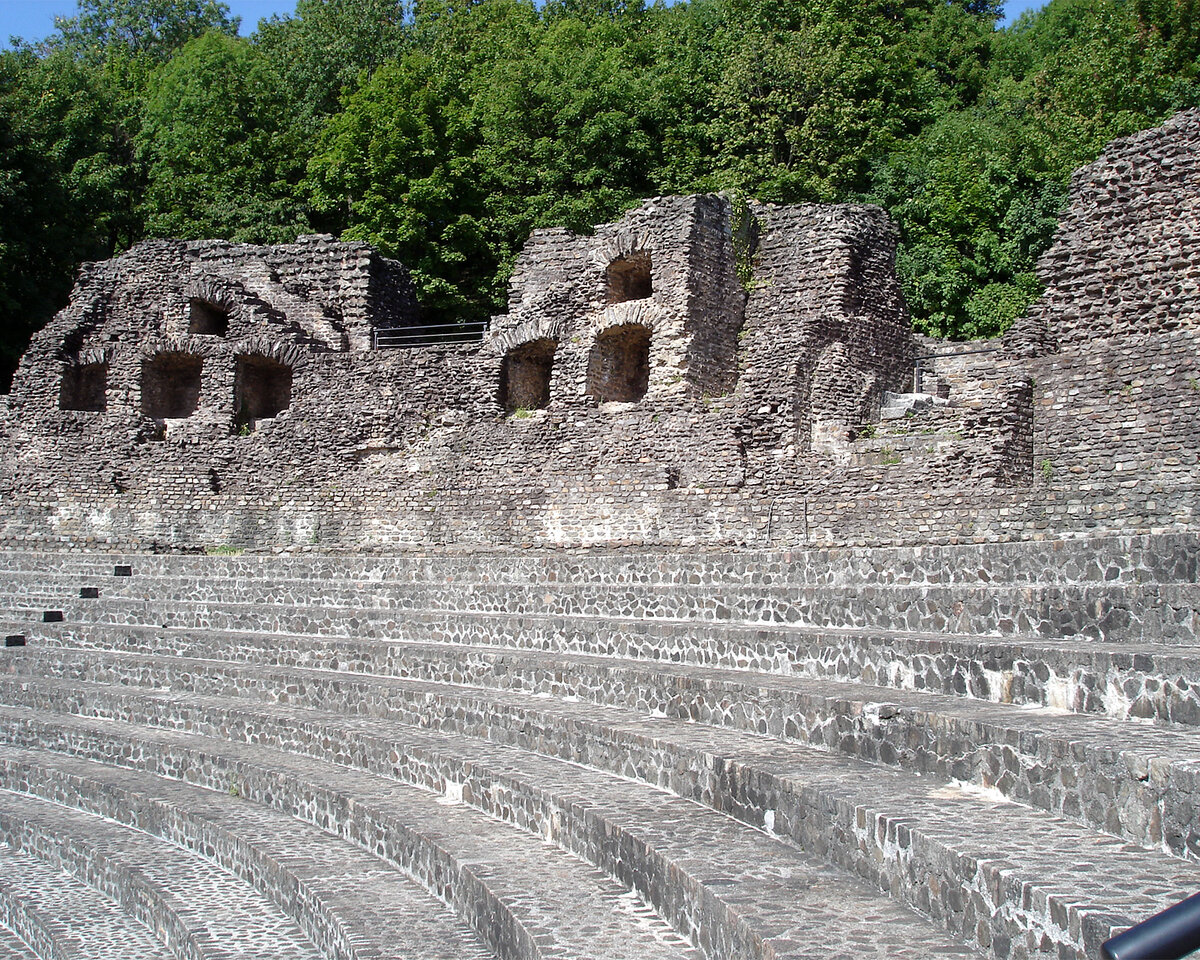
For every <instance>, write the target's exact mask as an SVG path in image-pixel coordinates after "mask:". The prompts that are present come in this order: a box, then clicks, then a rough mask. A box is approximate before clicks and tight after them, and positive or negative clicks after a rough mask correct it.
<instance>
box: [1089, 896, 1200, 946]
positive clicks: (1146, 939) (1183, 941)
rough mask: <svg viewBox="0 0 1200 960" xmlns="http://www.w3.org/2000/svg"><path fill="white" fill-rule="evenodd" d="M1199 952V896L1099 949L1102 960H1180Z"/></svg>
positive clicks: (1118, 935) (1188, 899)
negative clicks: (1196, 951)
mask: <svg viewBox="0 0 1200 960" xmlns="http://www.w3.org/2000/svg"><path fill="white" fill-rule="evenodd" d="M1195 950H1200V893H1197V894H1195V895H1194V896H1191V897H1188V898H1187V899H1186V900H1184V901H1182V902H1180V903H1177V904H1175V906H1173V907H1168V908H1167V909H1166V910H1164V911H1163V912H1162V913H1156V914H1155V915H1154V916H1152V917H1151V918H1150V919H1149V920H1143V921H1142V922H1141V923H1139V924H1138V925H1137V926H1135V927H1130V928H1129V929H1128V930H1126V931H1125V932H1124V933H1119V934H1117V935H1116V936H1115V937H1113V938H1112V939H1111V940H1109V941H1107V942H1106V943H1105V944H1104V945H1103V946H1102V947H1101V948H1100V956H1101V957H1102V958H1103V960H1180V958H1181V957H1186V956H1187V955H1188V954H1189V953H1192V952H1193V951H1195Z"/></svg>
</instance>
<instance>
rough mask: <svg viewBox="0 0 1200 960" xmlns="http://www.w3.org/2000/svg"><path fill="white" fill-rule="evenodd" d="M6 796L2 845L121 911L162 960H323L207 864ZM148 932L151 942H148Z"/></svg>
mask: <svg viewBox="0 0 1200 960" xmlns="http://www.w3.org/2000/svg"><path fill="white" fill-rule="evenodd" d="M7 786H13V787H16V788H17V791H19V792H14V791H12V790H8V791H6V792H4V793H3V794H2V795H0V799H2V803H0V839H3V841H4V842H5V843H6V844H7V845H8V846H9V847H12V848H15V849H19V850H26V851H31V852H33V853H34V855H35V856H36V857H37V858H38V859H41V860H43V861H46V862H47V863H48V864H50V865H52V866H53V867H56V868H58V869H60V870H64V871H66V872H67V873H69V874H72V875H73V876H75V877H76V878H78V879H80V880H82V881H84V882H86V883H87V884H88V885H89V886H90V887H93V888H95V889H97V890H99V891H100V892H101V893H103V894H105V895H106V896H107V897H108V898H109V899H111V900H113V901H116V902H117V903H119V904H120V907H121V909H122V910H123V911H124V912H125V913H126V914H127V915H129V916H131V917H133V918H134V919H136V920H137V921H139V922H140V923H141V924H142V925H143V933H142V937H141V941H145V940H149V941H153V940H155V939H157V940H159V941H161V942H162V943H163V944H164V945H165V946H166V947H167V951H166V954H167V955H174V956H192V957H196V958H212V960H219V958H223V957H228V956H230V955H231V953H232V955H235V956H238V955H240V956H260V957H278V958H280V960H284V958H296V960H310V958H311V960H316V958H319V957H320V956H321V954H320V953H319V952H318V950H317V949H316V947H315V946H314V944H313V943H312V942H311V941H309V940H308V939H307V938H306V937H305V936H304V934H303V933H302V932H301V931H300V929H299V928H298V927H297V926H296V924H295V923H294V922H293V921H292V920H291V919H290V918H289V917H287V916H285V915H284V914H283V912H282V911H280V910H279V909H278V908H276V907H275V906H274V904H272V903H271V902H270V901H269V900H268V899H266V898H265V897H263V896H262V895H260V894H258V893H257V892H256V891H254V890H253V889H251V888H250V887H249V886H248V885H247V884H245V883H243V882H241V881H240V880H238V879H237V878H236V877H234V876H233V875H231V874H227V873H225V872H224V871H221V870H219V869H216V868H215V867H214V865H213V864H212V863H211V862H210V861H207V860H205V859H204V858H202V857H199V856H196V855H194V854H191V853H189V852H186V851H184V850H183V849H181V848H179V847H177V846H175V845H174V844H171V843H169V842H164V841H163V840H159V839H155V838H152V837H150V836H149V835H147V834H145V833H143V832H141V831H138V830H135V829H129V828H127V827H125V826H123V825H120V824H117V823H115V822H113V821H111V820H109V819H107V818H104V817H101V816H96V815H92V814H89V813H86V812H83V811H81V810H79V809H77V808H74V807H72V806H70V805H69V804H60V803H56V802H52V801H48V800H45V799H41V798H38V797H36V796H32V795H31V794H30V793H29V792H28V790H27V787H28V785H27V784H24V783H21V782H20V781H19V780H17V781H16V782H10V783H9V784H7ZM55 799H57V798H55ZM88 903H89V906H90V905H93V902H92V901H88ZM150 931H154V936H151V937H148V936H146V934H147V933H149V932H150ZM141 941H139V940H138V939H137V938H135V937H134V936H133V935H132V934H131V933H129V932H128V931H126V936H125V946H126V947H127V948H132V949H133V950H136V949H138V948H139V946H140V944H141ZM234 943H236V944H237V947H236V949H235V950H233V951H231V949H230V947H231V944H234ZM162 953H163V952H162V951H161V950H160V951H158V952H157V954H156V953H154V952H152V953H151V955H152V956H153V955H162ZM108 955H109V956H112V957H117V956H121V955H122V954H121V953H118V952H113V953H110V954H108ZM124 955H126V956H128V955H129V954H124Z"/></svg>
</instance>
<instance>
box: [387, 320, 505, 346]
mask: <svg viewBox="0 0 1200 960" xmlns="http://www.w3.org/2000/svg"><path fill="white" fill-rule="evenodd" d="M487 328H488V323H487V321H486V320H476V321H473V322H471V323H426V324H421V325H418V326H413V327H388V328H385V329H382V330H379V329H376V330H373V331H372V332H371V345H372V346H373V347H374V348H375V349H376V350H380V349H384V348H388V347H434V346H438V345H439V344H448V343H451V344H452V343H471V342H474V341H477V340H482V339H483V335H484V333H486V332H487Z"/></svg>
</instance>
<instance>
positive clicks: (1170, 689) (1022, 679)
mask: <svg viewBox="0 0 1200 960" xmlns="http://www.w3.org/2000/svg"><path fill="white" fill-rule="evenodd" d="M161 619H166V620H170V618H169V617H165V618H161ZM253 624H254V621H253V617H252V616H251V615H250V614H249V612H247V615H246V619H245V621H244V623H243V624H242V626H243V627H244V629H239V630H221V629H216V628H182V627H171V626H167V627H162V626H161V625H147V624H142V625H131V624H121V623H94V622H66V621H64V622H63V623H41V622H34V621H24V622H22V621H15V620H8V621H0V629H3V630H4V631H5V632H6V633H10V632H12V633H19V634H21V635H22V636H24V637H25V638H26V639H27V641H28V642H29V643H31V644H34V645H45V646H52V645H63V644H65V645H68V646H79V647H96V648H100V649H107V648H114V649H130V650H141V651H145V652H148V653H154V654H177V655H181V656H191V657H200V658H214V659H229V660H251V661H256V662H272V663H279V664H281V665H298V666H308V665H313V666H330V665H332V666H335V668H340V669H347V670H371V671H377V672H380V673H391V674H401V675H403V674H405V673H407V672H408V671H409V670H410V669H411V668H410V666H409V664H408V660H409V658H410V656H409V655H410V654H411V653H412V652H413V651H420V650H423V649H426V648H427V649H430V650H437V649H444V648H445V647H446V646H454V647H458V648H463V649H469V650H470V651H471V654H470V657H469V658H467V659H464V663H463V671H464V672H463V676H464V677H467V678H468V679H469V677H470V676H471V675H472V674H471V673H470V672H468V671H469V670H470V669H473V670H474V672H475V673H476V674H478V673H480V672H488V673H490V672H492V671H494V669H495V663H496V662H503V660H504V658H506V657H508V656H510V655H512V654H513V653H514V652H517V651H520V652H522V653H524V652H529V651H541V652H546V653H552V654H561V655H583V656H599V657H604V658H621V659H627V660H639V661H645V662H651V663H667V664H693V665H697V666H706V667H718V668H725V669H734V670H740V671H744V672H751V673H752V672H758V673H766V674H775V675H782V676H792V677H795V676H807V677H814V678H817V677H819V678H826V679H836V680H847V681H852V682H866V683H869V684H873V685H880V686H886V687H891V688H895V689H896V690H898V691H904V690H910V691H928V692H936V693H944V694H947V695H951V696H963V697H968V698H971V699H978V700H988V701H992V702H996V703H1011V704H1017V705H1028V706H1033V707H1049V708H1053V709H1059V710H1069V711H1072V712H1079V713H1095V714H1103V715H1107V716H1110V717H1113V718H1115V719H1136V720H1150V721H1156V722H1160V723H1167V724H1183V725H1188V726H1197V725H1200V683H1198V682H1197V681H1196V678H1197V677H1198V676H1200V647H1175V646H1170V645H1167V646H1163V645H1155V644H1147V643H1138V644H1099V643H1089V642H1083V643H1078V642H1070V641H1057V642H1052V641H1024V640H1021V641H1008V640H997V639H992V638H988V639H970V638H958V639H955V638H951V639H946V638H943V637H939V636H936V635H930V634H925V633H901V632H891V633H889V632H880V631H859V630H832V629H823V628H797V627H740V626H736V625H697V624H690V623H682V622H681V623H647V622H645V621H637V620H619V619H615V618H596V619H584V618H575V619H570V620H568V619H562V618H560V619H543V618H528V617H507V616H480V615H455V616H451V615H437V614H424V615H418V614H412V615H408V616H405V617H398V616H396V617H388V618H386V619H382V620H379V621H377V622H372V621H370V620H368V619H365V618H364V619H354V618H352V619H350V620H347V621H341V620H337V621H334V620H326V619H321V620H316V621H314V620H311V619H308V618H304V617H297V618H296V620H295V622H294V623H293V625H294V626H296V627H298V628H301V629H302V631H303V632H288V631H279V630H272V629H268V628H267V627H266V626H263V627H261V628H259V629H256V628H255V627H254V625H253ZM266 638H269V641H268V640H267V639H266ZM488 651H491V652H488ZM4 654H5V651H4V650H0V657H3V656H4Z"/></svg>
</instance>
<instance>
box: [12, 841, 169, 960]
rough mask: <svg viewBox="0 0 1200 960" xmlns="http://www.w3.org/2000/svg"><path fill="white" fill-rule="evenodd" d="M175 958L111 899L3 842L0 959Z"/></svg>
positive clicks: (167, 959) (101, 959)
mask: <svg viewBox="0 0 1200 960" xmlns="http://www.w3.org/2000/svg"><path fill="white" fill-rule="evenodd" d="M173 956H174V955H173V954H172V953H171V952H170V951H169V950H168V949H167V948H166V946H164V945H163V944H162V943H160V942H159V941H158V940H156V939H155V938H154V936H153V935H152V933H151V931H150V930H149V929H148V928H147V927H146V926H145V925H144V924H142V923H139V922H138V921H137V920H135V919H133V918H132V917H130V916H128V915H127V914H126V913H125V912H124V911H122V910H121V908H120V907H119V906H117V904H116V903H115V902H113V901H112V900H110V899H109V898H108V897H105V896H104V895H103V894H101V893H99V892H97V891H96V890H93V889H92V888H91V887H89V886H87V885H86V884H84V883H82V882H80V881H79V880H76V879H75V878H74V877H72V876H70V875H68V874H66V873H64V872H63V871H62V870H59V869H55V868H53V867H51V866H49V865H47V864H45V863H43V862H42V861H41V860H38V859H37V858H36V857H33V856H30V855H29V854H27V853H24V852H22V851H20V850H15V849H13V848H12V847H11V846H9V845H8V844H6V843H0V958H5V960H7V958H10V957H11V958H21V960H38V958H47V957H50V958H55V960H57V958H60V957H61V958H75V957H78V958H88V960H127V958H131V957H137V958H144V960H170V958H172V957H173Z"/></svg>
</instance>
